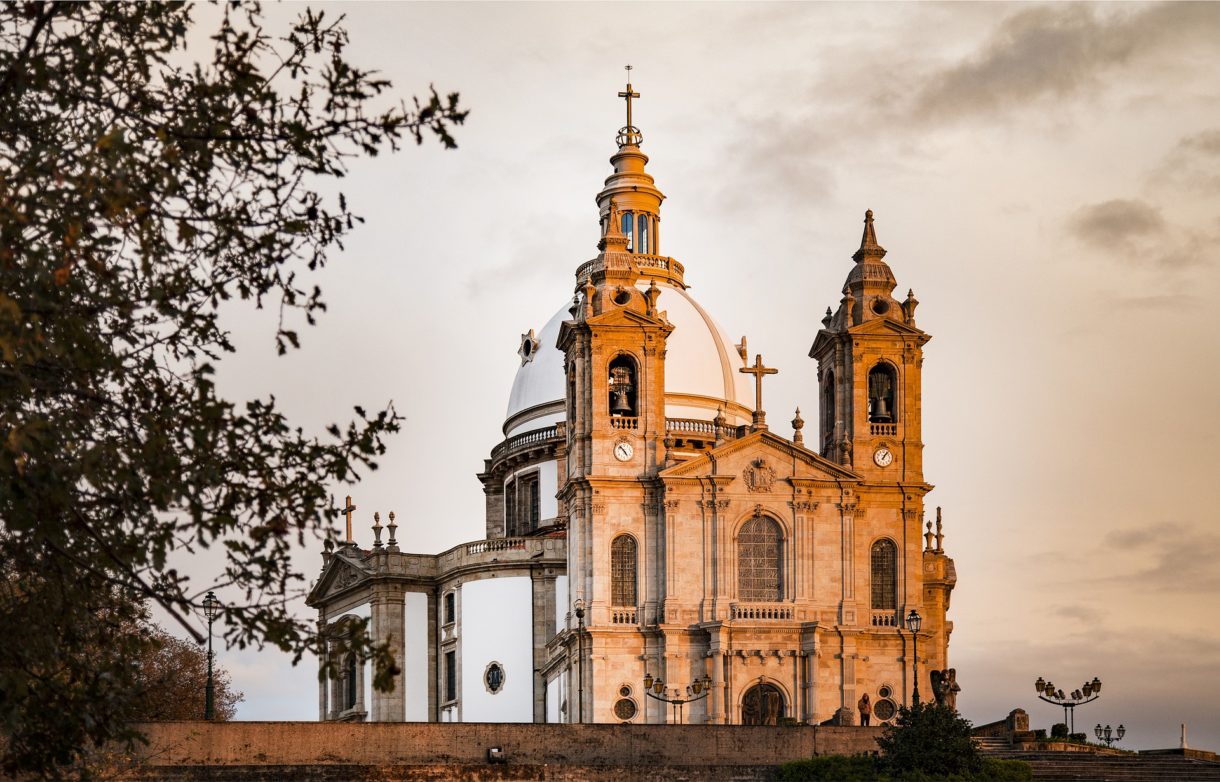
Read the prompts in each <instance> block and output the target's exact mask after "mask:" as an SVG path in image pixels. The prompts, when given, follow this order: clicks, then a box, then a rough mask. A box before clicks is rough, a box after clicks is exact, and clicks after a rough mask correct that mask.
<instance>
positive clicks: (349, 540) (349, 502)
mask: <svg viewBox="0 0 1220 782" xmlns="http://www.w3.org/2000/svg"><path fill="white" fill-rule="evenodd" d="M339 512H340V513H346V514H347V541H346V542H347V543H355V541H354V540H352V514H353V513H355V512H356V506H355V505H353V504H352V495H350V494H349V495H347V507H344V508H340V509H339Z"/></svg>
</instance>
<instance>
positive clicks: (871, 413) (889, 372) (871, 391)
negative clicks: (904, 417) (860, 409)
mask: <svg viewBox="0 0 1220 782" xmlns="http://www.w3.org/2000/svg"><path fill="white" fill-rule="evenodd" d="M897 390H898V376H897V375H896V374H894V368H893V367H892V366H890V365H889V364H885V363H882V364H878V365H877V366H875V367H873V368H872V369H870V370H869V371H868V420H869V423H874V424H893V423H897V422H898V408H897V407H896V406H895V404H894V403H895V401H896V399H895V396H896V392H897Z"/></svg>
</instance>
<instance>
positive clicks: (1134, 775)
mask: <svg viewBox="0 0 1220 782" xmlns="http://www.w3.org/2000/svg"><path fill="white" fill-rule="evenodd" d="M1004 757H1006V758H1012V759H1015V760H1024V761H1026V762H1027V763H1029V764H1030V767H1031V768H1032V769H1033V772H1034V779H1035V780H1047V781H1048V782H1084V781H1085V780H1088V781H1089V782H1220V763H1209V762H1203V761H1196V760H1190V759H1186V758H1159V757H1155V758H1154V757H1146V756H1139V755H1128V756H1121V755H1090V754H1086V753H1069V752H1037V753H1032V752H1009V753H1004Z"/></svg>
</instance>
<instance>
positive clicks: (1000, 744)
mask: <svg viewBox="0 0 1220 782" xmlns="http://www.w3.org/2000/svg"><path fill="white" fill-rule="evenodd" d="M974 746H976V747H978V749H979V752H982V753H983V754H984V755H1004V756H1006V753H1008V752H1010V751H1012V742H1011V741H1009V739H1008V738H1007V737H1000V736H975V737H974Z"/></svg>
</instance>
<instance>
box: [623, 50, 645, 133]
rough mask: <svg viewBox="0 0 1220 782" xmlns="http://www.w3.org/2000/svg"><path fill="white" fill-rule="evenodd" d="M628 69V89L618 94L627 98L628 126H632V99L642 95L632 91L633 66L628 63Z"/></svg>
mask: <svg viewBox="0 0 1220 782" xmlns="http://www.w3.org/2000/svg"><path fill="white" fill-rule="evenodd" d="M626 70H627V91H626V92H620V93H619V94H618V96H619V97H620V98H624V99H626V101H627V127H629V128H630V127H631V126H632V125H631V99H632V98H638V97H640V93H638V92H632V91H631V66H630V65H628V66H627V68H626Z"/></svg>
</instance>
